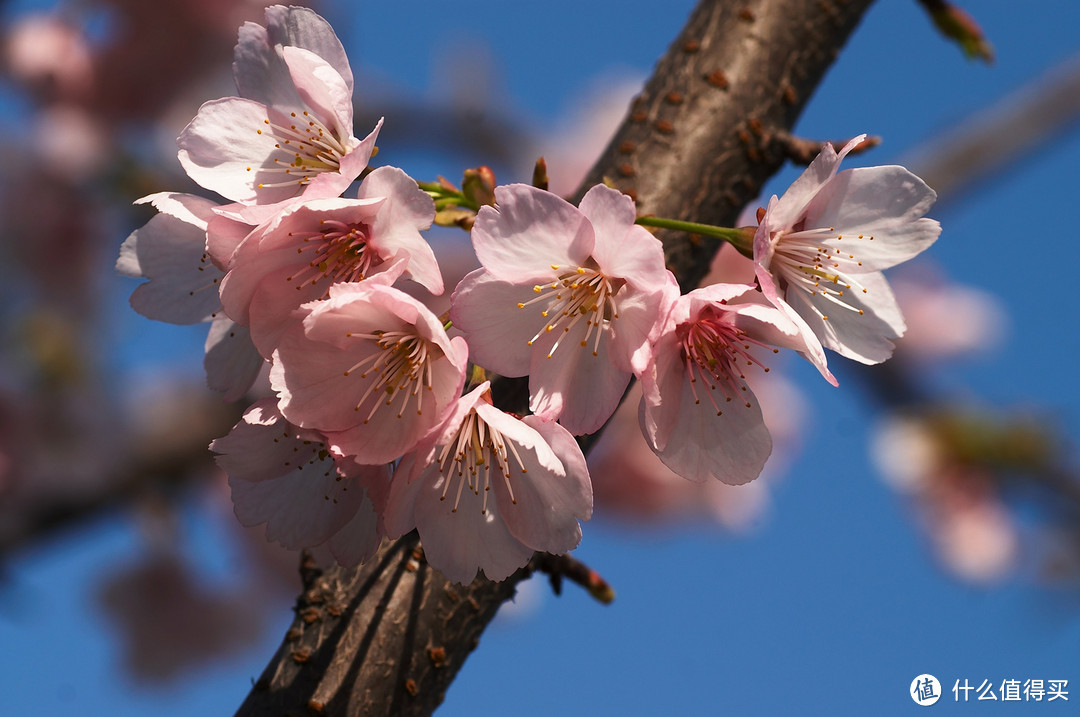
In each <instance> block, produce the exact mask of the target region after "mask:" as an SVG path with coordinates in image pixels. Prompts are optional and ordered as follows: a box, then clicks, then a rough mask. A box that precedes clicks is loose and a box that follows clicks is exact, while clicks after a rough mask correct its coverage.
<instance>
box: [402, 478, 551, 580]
mask: <svg viewBox="0 0 1080 717" xmlns="http://www.w3.org/2000/svg"><path fill="white" fill-rule="evenodd" d="M417 480H418V481H419V482H420V484H421V486H422V487H421V488H420V489H419V491H418V494H417V497H416V528H417V531H418V532H419V533H420V541H421V543H422V544H423V546H424V555H425V556H426V558H427V560H428V562H429V563H430V564H431V566H432V567H434V568H435V569H437V570H438V571H439V572H441V573H442V574H443V575H445V576H446V578H447V579H448V580H451V581H453V582H456V583H461V584H468V583H470V582H472V580H473V578H475V577H476V573H477V570H483V571H484V575H485V576H487V578H488V579H489V580H503V579H505V578H507V577H509V576H510V575H511V574H512V573H513V572H514V571H515V570H517V569H518V568H520V567H522V566H524V565H525V563H527V562H528V561H529V559H530V558H531V557H532V554H533V552H534V551H533V549H532V548H530V547H528V546H526V545H523V544H522V543H521V542H520V541H519V540H518V539H517V538H515V537H514V536H513V535H512V534H511V533H510V531H509V530H508V529H507V527H506V523H505V522H503V521H502V520H501V519H500V517H499V515H498V514H497V511H498V506H497V502H496V501H494V500H490V499H489V500H488V502H487V513H486V514H484V513H482V512H481V505H482V500H481V496H477V495H475V494H474V493H473V492H472V491H470V490H464V491H462V495H461V499H460V501H459V502H458V504H457V510H456V511H453V510H452V509H453V507H454V503H455V501H454V500H453V499H451V497H450V496H451V495H453V494H452V493H451V494H450V495H448V496H447V498H446V500H440V498H441V496H442V490H443V480H445V479H444V478H443V476H441V475H440V474H439V473H438V466H437V465H432V466H430V467H429V468H428V469H427V470H426V471H425V472H424V473H423V474H421V476H420V477H419V478H418V479H417Z"/></svg>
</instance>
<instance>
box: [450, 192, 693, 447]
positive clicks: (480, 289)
mask: <svg viewBox="0 0 1080 717" xmlns="http://www.w3.org/2000/svg"><path fill="white" fill-rule="evenodd" d="M495 197H496V206H495V207H487V206H485V207H483V208H481V210H480V212H479V213H478V215H477V219H476V224H475V225H474V227H473V232H472V236H473V246H474V248H475V249H476V254H477V257H478V258H479V259H480V263H481V265H482V266H483V268H482V269H478V270H477V271H474V272H472V273H471V274H469V275H468V276H466V277H465V279H464V280H463V281H462V282H461V284H459V285H458V288H457V290H456V291H455V292H454V295H453V297H452V298H451V302H452V307H451V310H450V317H451V319H452V320H453V322H454V326H455V327H457V328H459V329H461V330H462V331H464V332H465V334H466V336H467V340H468V342H469V349H470V351H471V353H472V356H473V360H474V361H475V362H476V363H478V364H480V365H482V366H484V367H485V368H488V369H491V370H493V371H495V372H496V373H499V374H502V375H504V376H524V375H526V374H527V375H528V376H529V390H530V393H531V405H530V408H531V410H532V411H533V413H535V414H537V415H539V416H543V417H545V418H549V419H552V420H555V419H558V420H559V421H560V422H561V423H562V424H563V426H565V427H566V428H567V429H568V430H569V431H570V432H571V433H574V434H583V433H591V432H592V431H595V430H597V429H598V428H600V426H602V425H603V424H604V421H606V420H607V419H608V417H609V416H611V414H612V412H613V411H614V410H615V407H616V406H617V405H618V403H619V399H620V398H621V397H622V394H623V391H624V390H625V389H626V385H627V384H628V383H629V381H630V376H631V374H632V373H633V372H635V371H640V370H642V369H644V367H645V360H646V358H645V357H646V353H647V347H648V343H649V340H650V339H651V338H654V337H655V334H656V333H657V331H658V329H659V325H660V322H661V320H662V318H663V313H664V312H665V311H666V309H667V307H668V306H670V302H671V301H674V298H675V296H677V295H678V288H677V285H676V283H675V279H674V277H673V276H672V275H671V273H670V272H668V271H667V269H665V268H664V254H663V250H662V248H661V245H660V242H659V241H658V240H657V239H656V238H655V237H653V236H652V235H651V234H650V233H649V232H648V231H647V230H645V229H644V228H642V227H639V226H636V225H635V224H634V220H635V217H636V215H635V210H634V203H633V201H632V200H631V199H630V198H629V197H627V196H626V195H624V194H621V193H620V192H618V191H616V190H614V189H610V188H608V187H605V186H603V185H598V186H596V187H593V188H592V189H591V190H589V192H588V193H587V194H586V195H585V197H584V198H583V199H582V200H581V207H580V209H579V208H577V207H574V206H573V205H571V204H569V203H568V202H566V201H564V200H563V199H560V198H559V197H557V196H555V195H554V194H551V193H549V192H544V191H541V190H539V189H536V188H535V187H530V186H526V185H522V184H515V185H509V186H504V187H498V188H496V190H495Z"/></svg>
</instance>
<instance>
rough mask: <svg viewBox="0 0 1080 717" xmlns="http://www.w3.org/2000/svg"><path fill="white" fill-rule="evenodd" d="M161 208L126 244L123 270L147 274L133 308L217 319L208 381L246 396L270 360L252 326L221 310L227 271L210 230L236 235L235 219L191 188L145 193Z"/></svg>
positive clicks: (182, 319) (232, 395) (173, 317)
mask: <svg viewBox="0 0 1080 717" xmlns="http://www.w3.org/2000/svg"><path fill="white" fill-rule="evenodd" d="M136 203H137V204H151V205H153V206H154V207H155V208H156V209H157V210H158V212H159V213H158V214H157V215H155V216H154V217H153V218H151V219H150V221H149V222H147V223H146V224H145V225H144V226H142V227H141V228H139V229H136V230H135V231H134V232H132V233H131V235H130V236H128V238H127V239H126V240H124V243H123V244H122V245H121V247H120V257H119V258H118V259H117V261H116V268H117V271H118V272H119V273H120V274H122V275H124V276H130V277H138V278H145V279H148V280H149V281H147V282H145V283H143V284H140V285H139V286H138V287H136V288H135V291H134V292H132V294H131V306H132V307H133V308H134V309H135V310H136V311H138V312H139V313H140V314H142V315H143V316H146V317H147V318H150V319H156V320H158V321H167V322H169V323H174V324H195V323H199V322H203V321H210V322H212V323H211V327H210V332H209V335H208V337H207V341H206V361H205V364H204V366H205V368H206V373H207V384H208V385H209V386H210V387H211V388H212V389H214V390H216V391H221V392H222V393H224V394H225V398H226V400H229V401H235V400H237V399H239V398H240V397H241V396H243V395H244V393H245V392H246V391H247V390H248V389H249V388H250V387H251V385H252V383H253V382H254V381H255V378H256V376H257V374H258V372H259V369H260V368H262V365H263V359H262V357H261V356H259V354H258V353H257V352H256V351H255V348H254V346H253V345H252V343H251V338H250V335H249V333H248V330H247V328H246V327H243V326H238V325H237V324H236V323H235V322H234V321H233V320H232V319H230V318H229V317H228V316H226V315H225V314H224V313H223V312H222V306H221V297H220V296H219V294H218V288H219V285H220V283H221V279H222V277H223V276H224V273H223V272H222V271H221V269H220V268H218V266H217V265H216V264H215V263H214V262H213V261H212V260H211V256H210V253H209V252H208V250H207V241H208V240H207V231H208V228H209V227H210V226H211V225H217V226H221V227H222V229H223V231H222V232H221V233H222V235H224V234H226V232H225V231H224V230H225V229H230V230H231V231H233V232H234V233H235V229H233V227H234V226H238V225H236V224H235V222H232V221H231V220H228V219H225V218H223V217H219V216H218V215H217V214H216V213H215V210H216V209H217V205H216V204H215V203H214V202H212V201H210V200H208V199H205V198H202V197H197V196H194V195H191V194H178V193H174V192H162V193H159V194H152V195H150V196H148V197H143V198H142V199H140V200H138V202H136Z"/></svg>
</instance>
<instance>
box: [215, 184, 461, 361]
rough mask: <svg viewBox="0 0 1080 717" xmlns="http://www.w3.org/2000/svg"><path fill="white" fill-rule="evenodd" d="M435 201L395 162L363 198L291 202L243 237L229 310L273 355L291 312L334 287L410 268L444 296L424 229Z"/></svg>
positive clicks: (226, 294)
mask: <svg viewBox="0 0 1080 717" xmlns="http://www.w3.org/2000/svg"><path fill="white" fill-rule="evenodd" d="M434 216H435V205H434V202H432V200H431V197H430V196H429V195H427V194H426V193H424V192H422V191H420V189H419V188H418V187H417V186H416V182H414V181H413V180H412V179H410V178H409V177H408V175H406V174H405V173H404V172H403V171H401V170H400V169H397V168H395V167H380V168H379V169H376V170H375V171H374V172H372V173H371V174H370V175H368V177H367V178H366V179H365V180H364V182H363V183H362V184H361V186H360V192H359V198H358V199H343V198H338V199H333V198H330V199H313V200H310V201H304V202H302V203H297V204H293V205H291V206H289V207H286V208H285V209H284V210H282V211H281V213H279V214H277V215H276V216H274V217H273V218H272V219H271V220H270V221H268V222H266V223H265V224H263V225H262V226H260V227H258V228H256V229H255V230H254V231H252V232H251V234H250V235H248V236H247V238H246V239H244V240H243V242H241V244H240V245H239V247H237V249H236V251H235V252H234V254H233V256H232V257H231V259H230V261H229V265H230V269H229V271H228V273H227V274H226V275H225V278H224V280H223V281H222V284H221V301H222V303H223V305H224V307H225V312H226V313H227V314H228V315H229V316H230V317H232V318H234V319H235V320H236V321H238V322H239V323H241V324H244V325H246V326H249V327H250V328H251V330H252V336H253V338H254V340H255V344H256V346H258V347H259V349H260V351H262V353H263V355H264V356H269V355H270V354H271V353H273V349H274V347H275V346H276V344H277V341H278V339H279V338H280V335H281V332H282V331H283V330H284V328H285V327H286V326H287V324H288V322H289V320H290V316H289V315H290V312H291V311H292V310H293V309H295V308H296V307H298V306H300V305H301V304H304V303H307V302H308V301H314V300H316V299H323V298H326V297H327V296H329V288H330V286H331V284H334V283H336V282H340V281H361V280H363V279H365V278H366V277H369V276H372V275H374V274H377V273H380V272H391V274H392V277H393V278H397V276H399V275H401V274H402V272H404V273H405V274H406V275H408V276H410V277H411V278H413V279H415V280H416V281H417V282H418V283H420V284H421V285H423V286H424V287H426V288H427V289H428V290H429V291H431V292H433V293H436V294H441V293H442V291H443V282H442V275H441V274H440V273H439V266H438V264H437V263H436V260H435V254H434V253H433V252H432V250H431V247H430V246H428V244H427V242H426V241H424V238H423V237H422V236H421V235H420V230H422V229H427V228H428V227H430V226H431V220H432V219H433V218H434Z"/></svg>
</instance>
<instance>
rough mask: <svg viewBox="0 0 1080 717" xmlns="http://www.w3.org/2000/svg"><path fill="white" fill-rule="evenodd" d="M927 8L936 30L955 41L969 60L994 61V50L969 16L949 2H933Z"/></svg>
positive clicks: (977, 24)
mask: <svg viewBox="0 0 1080 717" xmlns="http://www.w3.org/2000/svg"><path fill="white" fill-rule="evenodd" d="M928 7H929V9H930V17H931V18H932V19H933V20H934V24H935V25H937V28H938V30H940V31H941V32H942V34H944V35H945V36H946V37H951V38H952V39H954V40H956V42H957V43H959V45H960V49H962V50H963V51H964V55H965V56H966V57H967V58H968V59H969V60H971V59H976V58H978V59H981V60H982V61H984V62H987V63H990V62H993V61H994V48H993V47H992V46H991V45H990V43H989V42H987V40H986V36H985V35H983V31H982V28H981V27H979V23H977V22H975V20H974V19H973V18H972V17H971V15H969V14H968V13H967V12H966V11H964V10H963V9H961V8H959V7H957V6H955V5H953V4H952V3H950V2H933V3H930V4H929V6H928Z"/></svg>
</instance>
